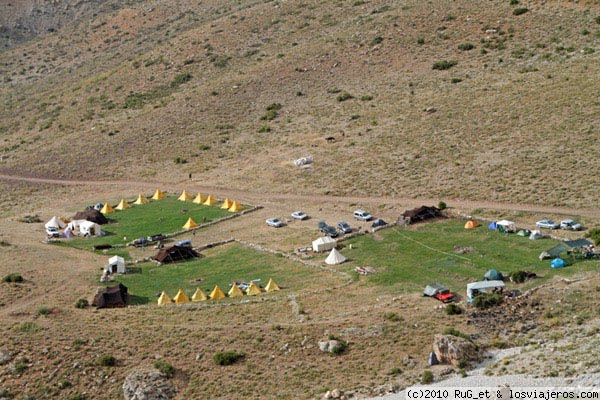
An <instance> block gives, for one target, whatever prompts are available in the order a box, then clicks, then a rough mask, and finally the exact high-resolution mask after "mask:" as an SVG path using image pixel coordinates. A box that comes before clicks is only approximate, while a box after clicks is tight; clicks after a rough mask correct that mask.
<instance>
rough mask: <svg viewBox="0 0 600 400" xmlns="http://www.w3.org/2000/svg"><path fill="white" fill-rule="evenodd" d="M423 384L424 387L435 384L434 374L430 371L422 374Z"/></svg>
mask: <svg viewBox="0 0 600 400" xmlns="http://www.w3.org/2000/svg"><path fill="white" fill-rule="evenodd" d="M421 383H422V384H423V385H427V384H430V383H433V372H431V371H429V370H425V371H423V374H421Z"/></svg>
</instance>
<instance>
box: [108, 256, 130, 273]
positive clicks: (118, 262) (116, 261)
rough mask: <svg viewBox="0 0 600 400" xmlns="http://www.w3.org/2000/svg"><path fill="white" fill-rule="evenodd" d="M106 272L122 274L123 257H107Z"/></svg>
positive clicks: (123, 267)
mask: <svg viewBox="0 0 600 400" xmlns="http://www.w3.org/2000/svg"><path fill="white" fill-rule="evenodd" d="M108 272H110V273H111V274H124V273H125V272H126V271H125V259H124V258H123V257H121V256H112V257H111V258H109V259H108Z"/></svg>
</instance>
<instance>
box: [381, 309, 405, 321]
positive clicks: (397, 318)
mask: <svg viewBox="0 0 600 400" xmlns="http://www.w3.org/2000/svg"><path fill="white" fill-rule="evenodd" d="M382 317H383V319H387V320H388V321H402V317H400V316H399V315H398V314H396V313H395V312H392V311H390V312H386V313H385V314H383V315H382Z"/></svg>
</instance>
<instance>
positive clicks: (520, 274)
mask: <svg viewBox="0 0 600 400" xmlns="http://www.w3.org/2000/svg"><path fill="white" fill-rule="evenodd" d="M525 279H527V274H526V273H525V271H515V272H511V273H510V280H511V281H513V282H514V283H523V282H525Z"/></svg>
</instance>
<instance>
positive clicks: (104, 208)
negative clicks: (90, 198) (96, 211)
mask: <svg viewBox="0 0 600 400" xmlns="http://www.w3.org/2000/svg"><path fill="white" fill-rule="evenodd" d="M100 212H101V213H102V214H104V215H106V214H110V213H114V212H115V209H114V208H112V207H111V206H110V204H108V203H104V205H103V206H102V208H101V209H100Z"/></svg>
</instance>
